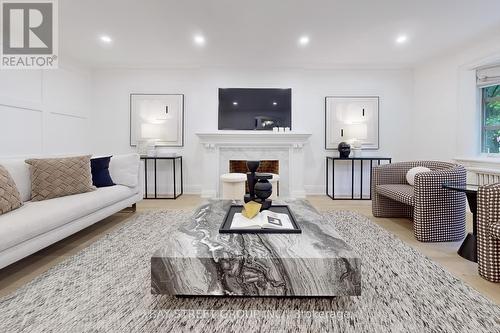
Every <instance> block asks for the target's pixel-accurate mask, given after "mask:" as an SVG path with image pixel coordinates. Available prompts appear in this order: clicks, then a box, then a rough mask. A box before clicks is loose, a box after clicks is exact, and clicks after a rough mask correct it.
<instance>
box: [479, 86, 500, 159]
mask: <svg viewBox="0 0 500 333" xmlns="http://www.w3.org/2000/svg"><path fill="white" fill-rule="evenodd" d="M482 93H483V134H482V135H483V145H482V146H483V149H482V151H483V152H484V153H499V152H500V85H496V86H491V87H486V88H483V89H482Z"/></svg>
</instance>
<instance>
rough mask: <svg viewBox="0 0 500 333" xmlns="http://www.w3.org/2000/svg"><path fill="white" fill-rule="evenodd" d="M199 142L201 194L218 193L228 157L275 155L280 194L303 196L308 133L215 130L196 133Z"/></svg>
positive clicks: (208, 196)
mask: <svg viewBox="0 0 500 333" xmlns="http://www.w3.org/2000/svg"><path fill="white" fill-rule="evenodd" d="M196 135H197V136H198V138H199V141H200V143H201V144H202V146H203V148H204V149H203V168H202V169H201V171H202V172H203V185H202V186H203V187H202V193H201V194H202V196H203V197H205V198H213V197H218V196H220V193H219V189H220V187H221V186H220V175H221V174H223V173H226V172H228V168H229V160H231V159H244V160H250V159H262V160H269V159H276V160H279V161H280V162H279V163H280V195H281V194H283V196H287V197H293V198H303V197H305V190H304V149H303V148H304V145H306V144H307V143H308V141H309V137H310V136H311V134H310V133H301V132H287V133H274V132H268V131H217V132H207V133H196Z"/></svg>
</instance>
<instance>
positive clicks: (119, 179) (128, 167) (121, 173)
mask: <svg viewBox="0 0 500 333" xmlns="http://www.w3.org/2000/svg"><path fill="white" fill-rule="evenodd" d="M140 163H141V160H140V158H139V155H138V154H127V155H118V156H113V157H112V158H111V161H110V162H109V174H110V175H111V178H112V179H113V182H114V183H115V184H118V185H125V186H128V187H136V186H137V185H138V184H139V177H138V175H139V164H140Z"/></svg>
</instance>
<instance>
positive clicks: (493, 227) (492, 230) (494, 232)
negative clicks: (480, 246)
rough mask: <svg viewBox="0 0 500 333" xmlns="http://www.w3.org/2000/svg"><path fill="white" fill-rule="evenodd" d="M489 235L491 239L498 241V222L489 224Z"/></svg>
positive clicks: (499, 226) (499, 233) (499, 225)
mask: <svg viewBox="0 0 500 333" xmlns="http://www.w3.org/2000/svg"><path fill="white" fill-rule="evenodd" d="M490 234H491V236H492V237H493V238H496V239H500V222H497V223H492V224H490Z"/></svg>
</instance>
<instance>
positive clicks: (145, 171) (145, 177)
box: [144, 159, 148, 199]
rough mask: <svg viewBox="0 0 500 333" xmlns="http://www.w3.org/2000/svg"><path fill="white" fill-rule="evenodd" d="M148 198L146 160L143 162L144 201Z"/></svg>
mask: <svg viewBox="0 0 500 333" xmlns="http://www.w3.org/2000/svg"><path fill="white" fill-rule="evenodd" d="M147 198H148V160H147V159H145V160H144V199H147Z"/></svg>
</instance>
